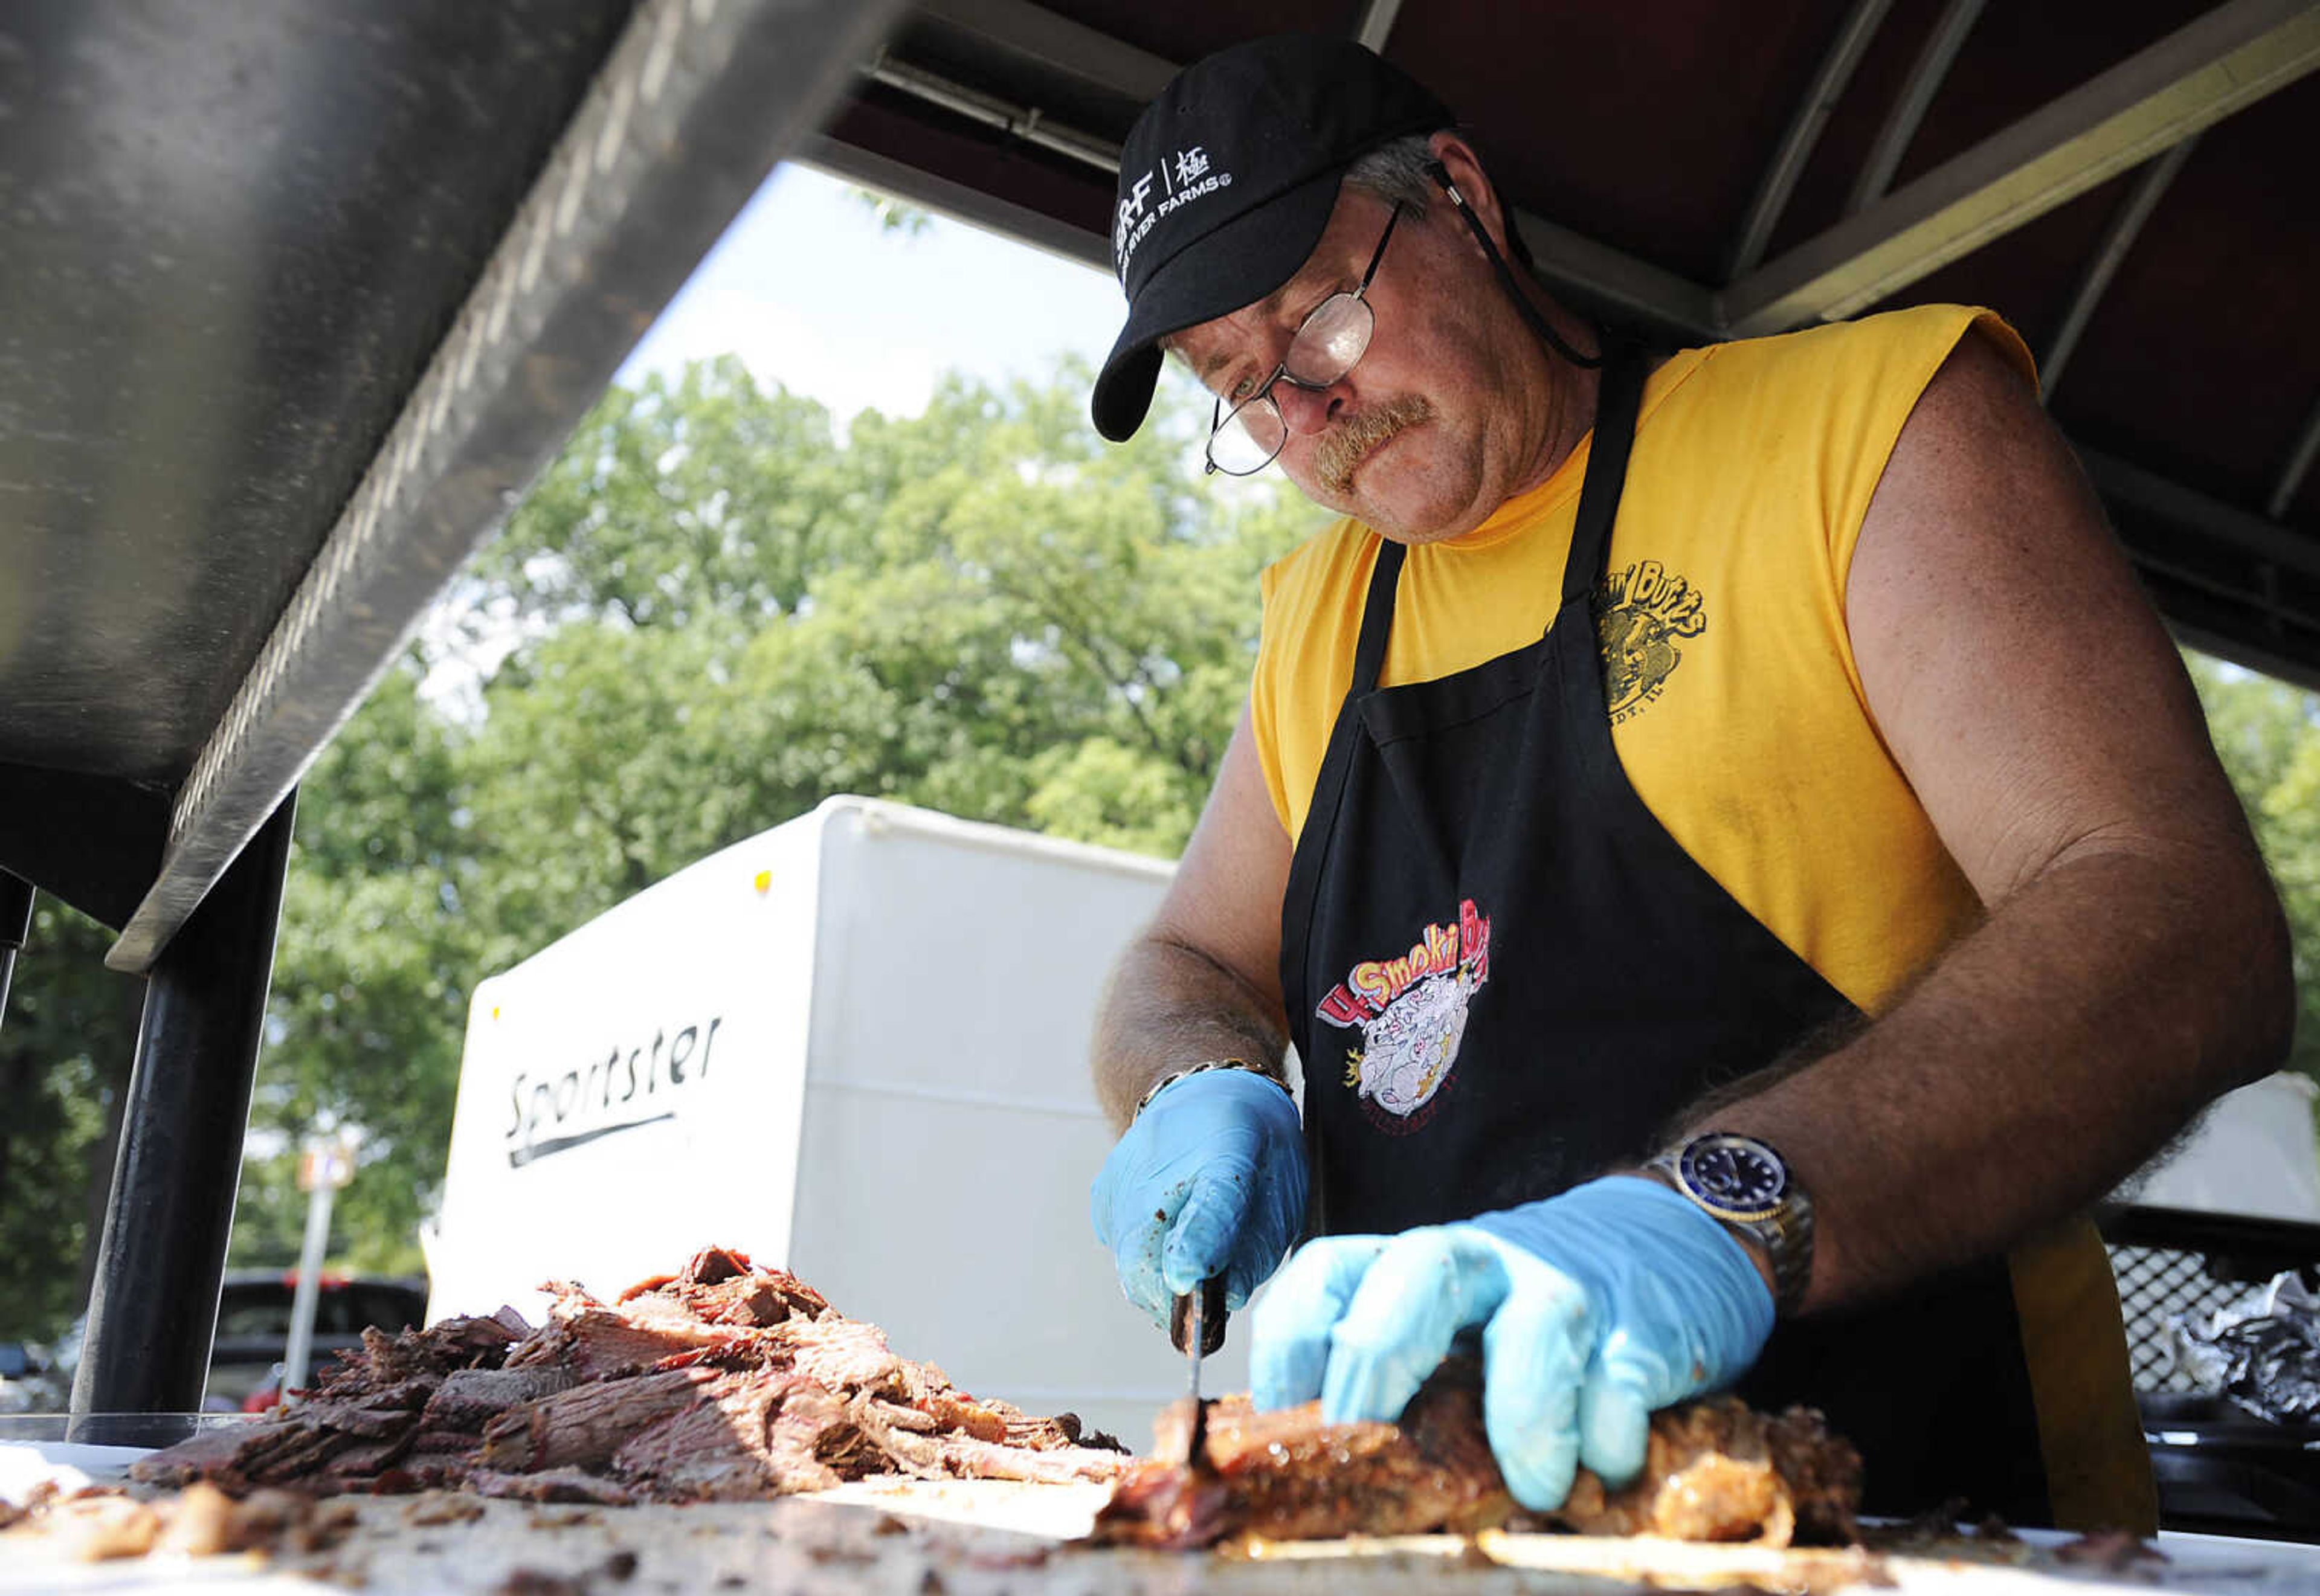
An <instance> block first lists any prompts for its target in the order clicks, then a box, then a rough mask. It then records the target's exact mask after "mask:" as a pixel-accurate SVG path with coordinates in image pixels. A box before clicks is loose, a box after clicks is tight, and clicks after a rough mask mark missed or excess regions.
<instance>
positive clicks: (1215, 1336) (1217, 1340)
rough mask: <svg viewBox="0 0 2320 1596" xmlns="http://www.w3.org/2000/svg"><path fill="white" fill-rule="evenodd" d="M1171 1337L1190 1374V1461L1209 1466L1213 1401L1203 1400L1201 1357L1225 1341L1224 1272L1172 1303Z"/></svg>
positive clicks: (1169, 1331)
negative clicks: (1209, 1437) (1211, 1405)
mask: <svg viewBox="0 0 2320 1596" xmlns="http://www.w3.org/2000/svg"><path fill="white" fill-rule="evenodd" d="M1168 1338H1169V1339H1170V1340H1171V1341H1173V1342H1174V1343H1175V1345H1176V1350H1178V1351H1179V1352H1182V1353H1183V1355H1184V1361H1185V1365H1186V1367H1187V1370H1188V1374H1189V1383H1188V1387H1187V1394H1189V1395H1190V1396H1191V1398H1192V1441H1191V1444H1190V1446H1188V1447H1187V1448H1186V1454H1185V1457H1186V1461H1187V1462H1188V1463H1190V1464H1191V1465H1192V1467H1193V1468H1195V1469H1199V1468H1205V1467H1206V1466H1207V1456H1206V1454H1205V1452H1204V1450H1203V1448H1204V1447H1205V1446H1206V1444H1207V1441H1208V1431H1209V1405H1208V1404H1207V1403H1206V1402H1204V1401H1201V1359H1202V1358H1203V1357H1206V1356H1208V1355H1209V1354H1210V1353H1212V1352H1214V1351H1216V1350H1217V1349H1218V1348H1219V1347H1222V1346H1223V1345H1224V1344H1225V1282H1224V1276H1222V1275H1221V1274H1215V1275H1210V1277H1209V1278H1208V1279H1206V1280H1204V1281H1202V1282H1201V1289H1200V1290H1199V1291H1196V1292H1185V1293H1184V1294H1183V1295H1182V1296H1180V1297H1178V1298H1177V1299H1176V1300H1175V1301H1174V1302H1172V1303H1170V1304H1169V1308H1168Z"/></svg>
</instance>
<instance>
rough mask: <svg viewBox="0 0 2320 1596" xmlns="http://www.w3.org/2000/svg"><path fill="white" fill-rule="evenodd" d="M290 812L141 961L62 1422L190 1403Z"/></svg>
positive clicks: (194, 1401) (244, 1108)
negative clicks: (147, 969) (142, 975)
mask: <svg viewBox="0 0 2320 1596" xmlns="http://www.w3.org/2000/svg"><path fill="white" fill-rule="evenodd" d="M295 807H296V803H295V794H293V795H292V796H291V797H288V798H285V799H284V800H283V801H282V805H281V807H280V808H278V809H276V811H275V812H274V816H273V818H272V819H271V820H269V821H267V822H266V824H265V826H264V827H263V828H262V829H260V830H259V831H258V835H257V836H255V837H253V838H251V839H250V840H249V847H247V848H244V849H242V851H241V855H240V857H239V858H237V859H236V860H235V861H234V863H233V865H232V867H231V868H230V869H229V870H228V871H227V872H226V874H225V875H224V876H223V877H222V879H221V880H220V881H219V882H218V884H217V885H216V886H215V887H214V888H213V889H212V890H211V892H210V893H209V896H208V897H207V898H206V899H205V900H204V902H203V903H202V906H201V907H200V909H199V910H197V911H195V914H194V916H193V918H192V919H191V920H188V921H187V922H186V925H185V928H184V929H182V930H180V931H179V932H178V933H177V936H176V937H175V938H174V939H171V941H170V943H169V945H168V948H165V949H164V950H163V951H162V954H161V957H160V960H159V963H158V964H156V965H155V966H153V972H152V975H151V976H150V984H148V986H147V988H146V992H145V1018H144V1021H143V1023H142V1025H141V1026H140V1028H139V1029H138V1033H137V1062H136V1066H135V1069H134V1070H133V1072H132V1073H131V1076H130V1081H129V1096H128V1102H127V1110H126V1112H125V1114H124V1116H123V1118H122V1128H121V1156H120V1159H119V1161H118V1162H117V1163H116V1164H115V1165H114V1166H113V1199H112V1202H111V1203H110V1204H109V1206H108V1207H107V1208H106V1210H105V1215H104V1244H103V1246H102V1247H100V1249H99V1251H98V1253H97V1259H96V1283H95V1288H94V1289H93V1290H92V1291H91V1292H90V1293H89V1303H88V1335H87V1339H86V1342H85V1343H84V1344H83V1347H82V1350H81V1362H80V1369H79V1372H78V1373H77V1374H76V1375H75V1376H74V1379H73V1394H72V1410H73V1411H74V1412H75V1413H91V1412H98V1413H103V1412H129V1413H168V1412H188V1411H191V1410H194V1409H196V1408H198V1407H199V1406H200V1405H201V1400H202V1388H203V1386H204V1384H205V1383H207V1382H208V1378H209V1361H210V1344H211V1341H212V1338H213V1337H214V1335H215V1333H216V1330H217V1307H218V1289H219V1285H220V1283H222V1280H223V1279H224V1275H225V1250H226V1238H227V1236H228V1234H229V1233H230V1232H231V1229H232V1227H233V1199H234V1189H235V1184H236V1182H237V1180H238V1178H239V1176H240V1172H241V1143H242V1138H243V1136H244V1134H245V1133H246V1132H247V1131H248V1130H249V1093H250V1084H251V1082H252V1081H253V1080H254V1079H255V1078H256V1075H257V1070H258V1037H259V1032H260V1029H261V1028H262V1027H263V1025H264V1023H265V1019H266V992H267V984H268V982H269V981H270V980H271V978H272V975H273V969H274V937H275V929H276V924H277V922H278V920H280V917H281V908H282V875H283V871H284V868H285V866H286V864H287V862H288V859H289V853H290V826H291V817H292V814H293V812H294V811H295Z"/></svg>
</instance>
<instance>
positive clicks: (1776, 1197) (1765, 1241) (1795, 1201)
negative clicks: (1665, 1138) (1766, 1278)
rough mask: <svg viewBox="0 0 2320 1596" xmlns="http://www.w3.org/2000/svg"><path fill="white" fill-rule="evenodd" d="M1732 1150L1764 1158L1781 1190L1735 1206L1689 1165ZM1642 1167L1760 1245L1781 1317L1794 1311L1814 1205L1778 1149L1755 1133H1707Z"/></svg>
mask: <svg viewBox="0 0 2320 1596" xmlns="http://www.w3.org/2000/svg"><path fill="white" fill-rule="evenodd" d="M1735 1148H1736V1149H1739V1150H1742V1151H1744V1152H1745V1153H1747V1154H1748V1155H1750V1156H1754V1157H1759V1158H1762V1159H1764V1160H1766V1161H1768V1162H1769V1163H1770V1164H1771V1165H1772V1167H1773V1168H1775V1169H1777V1170H1778V1172H1779V1176H1780V1180H1779V1190H1778V1192H1776V1193H1774V1194H1772V1196H1771V1198H1770V1199H1769V1200H1768V1201H1764V1202H1757V1203H1752V1204H1750V1205H1748V1206H1745V1207H1742V1206H1736V1205H1735V1204H1734V1203H1732V1202H1727V1201H1726V1200H1724V1199H1723V1198H1722V1197H1720V1196H1719V1194H1718V1193H1717V1192H1713V1191H1710V1190H1708V1189H1706V1188H1705V1187H1704V1186H1703V1185H1702V1184H1700V1183H1699V1182H1697V1181H1696V1180H1695V1179H1694V1178H1693V1176H1692V1174H1690V1171H1689V1169H1688V1168H1687V1156H1697V1155H1699V1154H1700V1153H1702V1152H1716V1151H1723V1150H1727V1149H1735ZM1644 1167H1645V1170H1646V1171H1648V1172H1650V1173H1651V1174H1656V1175H1658V1176H1659V1177H1661V1178H1662V1179H1663V1180H1664V1181H1665V1182H1666V1183H1667V1184H1668V1185H1669V1186H1670V1187H1671V1188H1672V1189H1673V1190H1674V1192H1676V1193H1677V1195H1679V1196H1681V1197H1682V1198H1684V1199H1686V1200H1687V1201H1688V1202H1691V1203H1692V1204H1693V1205H1694V1206H1695V1207H1697V1208H1699V1210H1700V1211H1701V1212H1703V1213H1705V1214H1707V1215H1708V1217H1709V1218H1710V1219H1712V1220H1716V1221H1717V1223H1719V1224H1721V1225H1723V1226H1724V1227H1725V1228H1726V1229H1730V1230H1735V1231H1737V1232H1739V1233H1740V1234H1741V1235H1743V1236H1746V1237H1749V1238H1753V1239H1754V1240H1755V1241H1756V1242H1757V1243H1758V1244H1759V1245H1761V1246H1762V1247H1763V1249H1764V1256H1765V1260H1766V1262H1767V1263H1769V1264H1770V1265H1771V1266H1772V1301H1773V1306H1774V1309H1775V1310H1776V1311H1777V1312H1779V1313H1781V1315H1783V1316H1787V1315H1790V1314H1793V1313H1794V1312H1796V1310H1797V1309H1798V1308H1799V1306H1800V1305H1801V1304H1802V1303H1803V1301H1804V1298H1805V1292H1806V1289H1807V1288H1808V1286H1810V1285H1811V1283H1812V1256H1813V1206H1812V1198H1811V1197H1810V1196H1809V1195H1808V1193H1807V1192H1805V1190H1804V1188H1803V1187H1802V1186H1801V1185H1799V1183H1798V1182H1797V1179H1796V1175H1795V1174H1794V1172H1793V1171H1791V1170H1790V1168H1789V1165H1788V1161H1787V1160H1786V1159H1784V1158H1782V1157H1781V1155H1780V1154H1779V1152H1777V1151H1776V1150H1775V1149H1774V1148H1773V1147H1771V1146H1770V1145H1769V1144H1767V1143H1765V1142H1763V1141H1760V1140H1758V1139H1757V1138H1754V1137H1750V1136H1740V1135H1737V1134H1735V1133H1733V1132H1730V1131H1708V1132H1707V1133H1705V1134H1704V1135H1700V1136H1696V1137H1694V1138H1691V1139H1690V1141H1687V1142H1685V1143H1684V1144H1683V1145H1682V1146H1681V1147H1671V1148H1669V1149H1668V1150H1666V1151H1664V1152H1663V1153H1661V1154H1660V1155H1659V1156H1656V1157H1654V1158H1653V1159H1651V1160H1650V1161H1649V1162H1647V1163H1646V1164H1645V1165H1644Z"/></svg>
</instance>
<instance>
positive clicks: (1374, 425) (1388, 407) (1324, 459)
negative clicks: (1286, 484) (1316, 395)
mask: <svg viewBox="0 0 2320 1596" xmlns="http://www.w3.org/2000/svg"><path fill="white" fill-rule="evenodd" d="M1433 415H1434V406H1433V405H1432V404H1428V403H1427V400H1426V398H1425V397H1424V395H1422V394H1405V395H1403V396H1402V397H1401V398H1399V399H1395V400H1393V401H1391V402H1390V403H1388V404H1382V405H1381V406H1379V407H1378V408H1377V409H1375V410H1368V411H1364V412H1363V413H1361V414H1359V415H1357V416H1355V417H1354V418H1353V419H1352V420H1351V421H1349V422H1346V423H1345V424H1344V425H1343V426H1341V427H1339V428H1337V430H1336V431H1332V432H1329V433H1328V434H1326V435H1325V436H1324V437H1323V438H1322V440H1321V441H1320V443H1319V445H1318V446H1316V448H1315V449H1314V451H1313V475H1314V476H1315V478H1316V479H1317V480H1319V483H1320V484H1321V485H1322V486H1323V487H1324V488H1326V489H1328V492H1329V493H1330V494H1332V495H1333V496H1335V497H1337V498H1343V497H1345V496H1346V494H1349V493H1351V492H1352V491H1353V487H1354V471H1355V467H1358V466H1360V465H1361V463H1362V461H1363V460H1364V459H1365V458H1368V456H1369V453H1370V451H1371V450H1372V449H1376V448H1377V447H1378V446H1379V445H1380V444H1382V443H1383V442H1384V441H1385V440H1387V439H1389V438H1391V437H1392V436H1393V435H1394V434H1395V433H1397V432H1400V431H1402V430H1404V429H1405V428H1409V427H1414V426H1416V425H1417V424H1418V422H1423V421H1429V420H1431V419H1432V418H1433Z"/></svg>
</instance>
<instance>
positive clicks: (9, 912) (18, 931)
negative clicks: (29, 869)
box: [0, 870, 32, 1019]
mask: <svg viewBox="0 0 2320 1596" xmlns="http://www.w3.org/2000/svg"><path fill="white" fill-rule="evenodd" d="M31 935H32V883H31V882H29V881H26V880H25V879H24V878H23V876H21V875H10V874H8V872H7V871H5V870H0V1019H5V1017H6V1015H7V1012H8V983H9V981H10V980H11V979H12V978H13V977H14V975H15V974H16V950H17V949H18V948H22V947H23V946H24V939H26V938H27V937H30V936H31Z"/></svg>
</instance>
